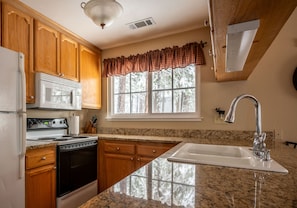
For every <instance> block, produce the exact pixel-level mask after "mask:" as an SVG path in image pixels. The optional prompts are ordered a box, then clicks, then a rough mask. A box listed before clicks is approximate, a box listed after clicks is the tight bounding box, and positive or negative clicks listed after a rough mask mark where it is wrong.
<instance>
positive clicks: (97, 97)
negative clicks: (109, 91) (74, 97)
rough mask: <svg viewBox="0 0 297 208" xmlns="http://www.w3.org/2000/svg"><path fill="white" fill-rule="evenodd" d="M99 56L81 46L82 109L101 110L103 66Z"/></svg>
mask: <svg viewBox="0 0 297 208" xmlns="http://www.w3.org/2000/svg"><path fill="white" fill-rule="evenodd" d="M100 62H101V61H100V57H99V55H98V54H97V53H96V52H94V51H92V50H90V49H89V48H87V47H85V46H82V45H81V46H80V82H81V84H82V107H83V108H90V109H100V108H101V64H100Z"/></svg>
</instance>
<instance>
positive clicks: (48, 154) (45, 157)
mask: <svg viewBox="0 0 297 208" xmlns="http://www.w3.org/2000/svg"><path fill="white" fill-rule="evenodd" d="M55 162H56V149H55V148H41V149H35V150H29V151H28V152H27V153H26V169H31V168H37V167H41V166H44V165H48V164H54V163H55Z"/></svg>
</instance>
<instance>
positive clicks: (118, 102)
mask: <svg viewBox="0 0 297 208" xmlns="http://www.w3.org/2000/svg"><path fill="white" fill-rule="evenodd" d="M114 113H115V114H122V113H130V95H129V94H119V95H115V96H114Z"/></svg>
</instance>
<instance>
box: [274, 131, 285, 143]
mask: <svg viewBox="0 0 297 208" xmlns="http://www.w3.org/2000/svg"><path fill="white" fill-rule="evenodd" d="M274 136H275V140H282V139H283V130H282V129H275V130H274Z"/></svg>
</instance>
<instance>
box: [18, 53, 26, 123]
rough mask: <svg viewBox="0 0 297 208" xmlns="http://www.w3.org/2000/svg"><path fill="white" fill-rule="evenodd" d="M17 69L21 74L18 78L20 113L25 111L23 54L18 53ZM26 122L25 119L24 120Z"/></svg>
mask: <svg viewBox="0 0 297 208" xmlns="http://www.w3.org/2000/svg"><path fill="white" fill-rule="evenodd" d="M19 71H20V74H21V77H20V78H21V80H20V83H21V84H20V98H19V102H20V103H21V109H20V111H21V113H24V112H26V75H25V69H24V54H22V53H19ZM26 123H27V121H26Z"/></svg>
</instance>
